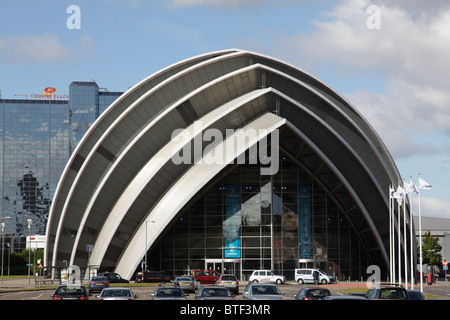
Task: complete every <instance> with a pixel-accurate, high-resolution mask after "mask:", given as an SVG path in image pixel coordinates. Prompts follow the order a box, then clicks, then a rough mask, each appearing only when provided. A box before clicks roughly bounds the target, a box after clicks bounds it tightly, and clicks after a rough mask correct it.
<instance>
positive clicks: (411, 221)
mask: <svg viewBox="0 0 450 320" xmlns="http://www.w3.org/2000/svg"><path fill="white" fill-rule="evenodd" d="M409 182H410V184H411V187H412V185H413V182H412V177H410V178H409ZM409 201H410V204H409V205H410V210H409V242H410V246H409V248H410V249H409V255H410V259H411V268H410V269H411V290H414V267H413V266H414V258H413V257H414V256H413V252H414V251H413V240H414V239H413V205H412V190H411V188H410V190H409Z"/></svg>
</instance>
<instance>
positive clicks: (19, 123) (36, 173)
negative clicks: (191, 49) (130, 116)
mask: <svg viewBox="0 0 450 320" xmlns="http://www.w3.org/2000/svg"><path fill="white" fill-rule="evenodd" d="M69 91H70V95H69V100H58V99H50V98H49V99H0V108H1V111H0V126H1V127H0V139H1V145H0V182H1V193H2V199H1V203H0V205H1V207H0V210H1V217H11V219H8V220H5V224H6V226H5V233H6V234H8V236H11V237H21V236H25V235H28V233H29V232H31V234H45V228H46V224H47V219H48V213H49V209H50V204H51V200H52V197H53V194H54V192H55V190H56V186H57V184H58V182H59V179H60V177H61V173H62V172H63V169H64V167H65V165H66V163H67V161H68V159H69V157H70V154H71V152H72V151H73V148H74V147H75V146H76V144H77V143H78V142H79V140H80V139H81V137H82V136H83V134H84V133H85V132H86V130H87V129H88V128H89V126H90V125H91V124H92V123H93V122H94V121H95V119H96V118H97V117H98V115H99V114H100V113H101V112H103V110H104V109H105V108H106V107H107V106H109V104H111V103H112V102H113V101H114V100H115V99H116V98H117V97H118V96H120V94H121V93H120V92H105V91H101V90H99V88H98V86H97V84H96V83H95V82H73V83H72V84H71V85H70V88H69ZM28 219H31V220H32V221H33V222H32V225H31V230H28V223H27V220H28Z"/></svg>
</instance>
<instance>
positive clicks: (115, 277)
mask: <svg viewBox="0 0 450 320" xmlns="http://www.w3.org/2000/svg"><path fill="white" fill-rule="evenodd" d="M98 275H99V276H101V277H106V278H108V281H109V283H129V282H130V281H128V280H127V279H123V278H122V277H121V276H120V275H119V274H118V273H115V272H101V273H99V274H98Z"/></svg>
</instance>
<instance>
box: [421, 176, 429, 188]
mask: <svg viewBox="0 0 450 320" xmlns="http://www.w3.org/2000/svg"><path fill="white" fill-rule="evenodd" d="M419 189H424V190H430V189H431V184H429V183H428V182H426V181H425V180H423V179H422V178H421V177H419Z"/></svg>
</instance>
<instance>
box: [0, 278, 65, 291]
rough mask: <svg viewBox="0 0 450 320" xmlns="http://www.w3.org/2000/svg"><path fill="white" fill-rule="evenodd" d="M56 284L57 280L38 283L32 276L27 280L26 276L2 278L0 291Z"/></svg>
mask: <svg viewBox="0 0 450 320" xmlns="http://www.w3.org/2000/svg"><path fill="white" fill-rule="evenodd" d="M58 284H59V280H53V281H52V280H46V281H45V282H40V281H39V280H37V279H35V277H34V276H31V277H30V278H28V277H27V276H25V277H20V278H7V277H3V280H2V281H0V291H4V290H20V289H30V288H45V287H48V286H53V285H58Z"/></svg>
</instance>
